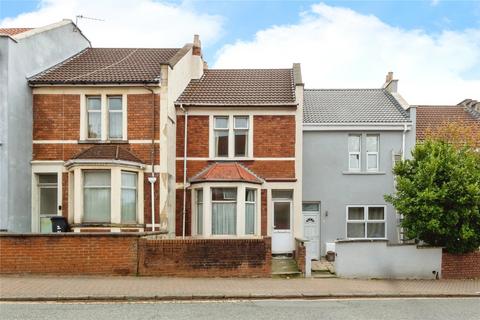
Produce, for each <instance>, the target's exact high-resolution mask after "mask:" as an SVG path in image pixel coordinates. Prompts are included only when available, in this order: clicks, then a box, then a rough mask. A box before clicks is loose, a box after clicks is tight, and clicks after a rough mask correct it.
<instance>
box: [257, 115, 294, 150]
mask: <svg viewBox="0 0 480 320" xmlns="http://www.w3.org/2000/svg"><path fill="white" fill-rule="evenodd" d="M253 127H254V131H253V156H254V157H295V116H284V115H274V116H270V115H268V116H254V117H253Z"/></svg>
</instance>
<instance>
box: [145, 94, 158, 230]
mask: <svg viewBox="0 0 480 320" xmlns="http://www.w3.org/2000/svg"><path fill="white" fill-rule="evenodd" d="M144 88H145V89H147V90H148V91H150V92H151V93H152V146H151V150H150V155H151V163H152V172H151V175H150V177H148V182H150V206H151V209H152V231H155V182H156V181H157V177H155V172H154V168H155V92H154V91H153V90H152V89H151V88H149V87H147V86H146V85H144Z"/></svg>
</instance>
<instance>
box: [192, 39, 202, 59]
mask: <svg viewBox="0 0 480 320" xmlns="http://www.w3.org/2000/svg"><path fill="white" fill-rule="evenodd" d="M192 54H193V55H194V56H202V42H201V41H200V36H199V35H198V34H196V35H194V36H193V50H192Z"/></svg>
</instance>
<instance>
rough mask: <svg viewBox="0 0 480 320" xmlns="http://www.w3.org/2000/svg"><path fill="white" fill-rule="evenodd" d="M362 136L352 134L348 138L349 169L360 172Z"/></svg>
mask: <svg viewBox="0 0 480 320" xmlns="http://www.w3.org/2000/svg"><path fill="white" fill-rule="evenodd" d="M361 141H362V136H361V135H357V134H355V135H354V134H351V135H349V136H348V169H349V170H350V171H360V161H361V157H360V153H361Z"/></svg>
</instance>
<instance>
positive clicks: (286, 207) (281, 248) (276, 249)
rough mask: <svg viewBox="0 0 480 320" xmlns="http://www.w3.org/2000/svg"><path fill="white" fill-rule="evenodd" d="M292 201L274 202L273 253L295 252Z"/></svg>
mask: <svg viewBox="0 0 480 320" xmlns="http://www.w3.org/2000/svg"><path fill="white" fill-rule="evenodd" d="M293 249H294V248H293V232H292V201H291V200H274V201H273V232H272V253H291V252H292V251H293Z"/></svg>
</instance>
